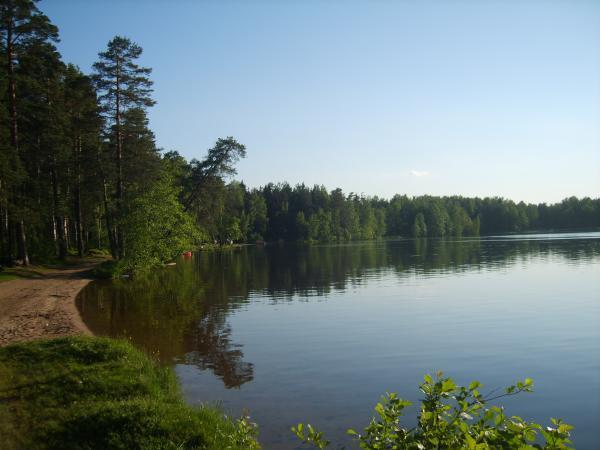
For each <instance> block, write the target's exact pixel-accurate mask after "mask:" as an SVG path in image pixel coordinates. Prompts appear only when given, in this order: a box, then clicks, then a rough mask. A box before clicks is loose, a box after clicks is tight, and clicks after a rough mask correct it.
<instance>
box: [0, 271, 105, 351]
mask: <svg viewBox="0 0 600 450" xmlns="http://www.w3.org/2000/svg"><path fill="white" fill-rule="evenodd" d="M96 264H98V262H87V263H85V264H82V265H79V266H77V267H74V268H68V269H51V270H48V271H45V273H44V274H43V275H42V276H40V277H39V278H28V279H18V280H11V281H5V282H2V283H0V347H1V346H5V345H8V344H12V343H13V342H22V341H31V340H34V339H44V338H55V337H60V336H70V335H75V334H85V335H91V334H92V333H91V332H90V330H89V329H88V327H87V326H86V325H85V324H84V323H83V320H81V316H80V315H79V311H78V310H77V307H76V306H75V297H77V294H78V293H79V291H80V290H81V289H82V288H83V287H84V286H85V285H86V284H88V283H89V282H90V281H92V278H91V269H92V268H93V267H94V266H95V265H96Z"/></svg>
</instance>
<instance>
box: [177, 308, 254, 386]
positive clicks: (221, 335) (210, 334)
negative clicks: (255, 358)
mask: <svg viewBox="0 0 600 450" xmlns="http://www.w3.org/2000/svg"><path fill="white" fill-rule="evenodd" d="M211 316H212V315H210V316H207V317H203V318H201V319H200V320H199V321H198V322H197V323H196V324H195V326H194V327H192V329H191V330H190V334H189V335H188V336H187V337H186V342H187V344H188V345H187V346H186V347H188V348H193V349H195V350H193V351H191V352H188V353H186V354H185V356H184V357H183V358H182V360H183V361H184V362H185V363H186V364H193V365H195V366H198V367H199V368H200V369H202V370H206V369H210V370H212V372H213V373H214V374H215V375H216V376H218V377H219V378H221V379H222V380H223V383H224V384H225V386H226V387H228V388H233V387H240V386H241V385H242V384H244V383H246V382H247V381H252V379H253V377H254V373H253V365H252V364H251V363H247V362H244V361H243V360H242V359H243V357H244V353H243V352H242V351H241V347H242V346H241V345H239V344H234V343H232V342H231V327H230V326H229V325H228V324H227V323H224V321H223V317H219V318H214V317H211Z"/></svg>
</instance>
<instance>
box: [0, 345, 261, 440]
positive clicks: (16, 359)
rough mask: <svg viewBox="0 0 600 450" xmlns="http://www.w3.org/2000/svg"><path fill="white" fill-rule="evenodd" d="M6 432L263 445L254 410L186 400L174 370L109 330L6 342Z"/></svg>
mask: <svg viewBox="0 0 600 450" xmlns="http://www.w3.org/2000/svg"><path fill="white" fill-rule="evenodd" d="M0 435H1V436H2V438H3V444H2V445H3V448H15V449H20V448H23V449H25V448H49V449H59V448H60V449H81V448H98V449H100V448H114V449H142V448H144V449H159V448H160V449H170V448H172V449H176V448H193V449H214V450H217V449H224V448H228V449H240V450H242V449H244V450H245V449H258V448H259V446H258V444H257V443H256V440H255V436H256V429H255V426H254V425H253V424H252V423H250V422H249V420H248V419H247V418H241V419H240V420H238V421H233V420H231V419H227V418H226V417H225V416H224V415H223V413H221V412H220V411H218V410H216V409H213V408H209V407H201V408H192V407H189V406H187V405H186V404H185V403H184V401H183V399H182V398H181V395H180V393H179V386H178V384H177V380H176V377H175V375H174V373H173V372H172V370H170V369H167V368H161V367H158V366H157V365H156V364H155V363H154V362H152V361H151V360H150V359H149V358H148V357H147V356H146V355H144V354H143V353H142V352H140V351H139V350H136V349H134V348H133V346H132V345H131V344H129V343H128V342H126V341H115V340H111V339H106V338H85V337H71V338H61V339H55V340H48V341H36V342H32V343H24V344H16V345H12V346H9V347H5V348H3V349H0Z"/></svg>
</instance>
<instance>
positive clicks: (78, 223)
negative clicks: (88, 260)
mask: <svg viewBox="0 0 600 450" xmlns="http://www.w3.org/2000/svg"><path fill="white" fill-rule="evenodd" d="M74 151H75V192H74V194H75V195H74V197H75V237H76V239H77V255H78V256H79V257H80V258H82V257H83V223H82V222H83V219H82V214H81V136H77V138H76V139H75V147H74Z"/></svg>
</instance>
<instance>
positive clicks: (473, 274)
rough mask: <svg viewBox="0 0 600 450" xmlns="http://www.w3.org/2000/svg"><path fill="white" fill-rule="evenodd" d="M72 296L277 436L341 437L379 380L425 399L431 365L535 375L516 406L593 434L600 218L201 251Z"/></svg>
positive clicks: (97, 322)
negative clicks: (452, 234)
mask: <svg viewBox="0 0 600 450" xmlns="http://www.w3.org/2000/svg"><path fill="white" fill-rule="evenodd" d="M78 307H79V308H80V311H81V312H82V315H83V318H84V320H85V322H86V323H87V324H88V326H89V327H90V328H91V330H92V331H93V332H95V333H97V334H101V335H110V336H129V337H131V338H132V340H133V342H134V343H135V344H137V345H139V346H141V347H143V348H145V349H147V350H149V351H151V352H156V353H158V354H159V356H160V358H161V359H162V360H163V361H165V362H167V363H170V364H173V365H174V366H175V369H176V371H177V374H178V376H179V378H180V380H181V382H182V385H183V391H184V394H185V397H186V398H187V400H188V401H189V402H190V403H194V404H195V403H200V402H204V401H209V402H220V403H221V404H222V406H223V407H224V408H225V409H226V410H228V411H231V412H232V413H233V414H235V415H240V414H241V413H242V411H243V409H245V408H246V409H248V410H249V411H250V415H251V416H252V418H253V420H255V421H257V422H258V423H259V425H260V438H261V441H262V442H263V444H264V445H265V447H266V448H269V449H270V448H277V449H278V448H295V447H296V446H297V442H296V441H295V438H294V437H293V436H292V434H291V433H290V431H289V428H290V426H292V425H293V424H296V423H298V422H301V421H302V422H306V421H308V422H310V423H312V424H315V425H317V426H318V427H319V428H320V429H322V430H323V431H325V433H326V435H327V436H328V437H330V438H332V439H333V440H336V441H340V442H344V443H347V442H348V438H347V437H346V436H345V430H346V429H347V428H349V427H352V428H355V429H359V428H361V427H362V426H364V425H366V423H367V421H368V419H369V418H370V416H371V414H372V407H373V406H374V404H375V403H376V401H377V400H378V398H379V396H380V395H381V394H382V393H384V392H386V391H397V392H398V393H399V394H400V395H401V396H402V397H404V398H407V399H409V400H418V399H419V398H420V396H419V392H418V384H419V383H420V382H421V380H422V376H423V375H424V374H425V373H427V372H433V371H436V370H438V369H441V370H444V372H445V373H446V374H448V375H450V376H453V377H454V378H455V379H456V380H457V381H458V382H459V383H468V382H469V381H471V380H472V379H478V380H480V381H481V382H482V383H483V384H484V386H485V388H489V389H493V388H497V387H503V386H506V385H508V384H512V382H514V381H516V380H517V379H522V378H524V377H525V376H528V377H531V378H533V379H534V382H535V391H534V393H532V394H523V395H521V396H518V397H514V398H510V399H507V400H506V401H505V402H504V403H503V404H504V405H505V406H506V407H507V412H508V413H509V414H511V413H512V414H517V415H520V416H522V417H523V418H525V419H535V420H538V421H541V422H542V423H543V424H544V425H546V424H549V417H550V416H553V417H561V418H564V419H565V420H566V421H567V422H569V423H571V424H574V425H575V427H576V428H575V430H574V433H575V434H574V442H575V444H576V447H577V448H583V449H585V448H589V449H592V448H598V445H599V444H598V442H600V233H579V234H557V235H527V236H508V237H493V238H486V239H481V240H480V239H472V240H455V241H448V240H446V241H444V240H420V241H419V240H417V241H415V240H397V241H380V242H371V243H358V244H348V245H319V246H310V247H306V246H291V245H287V246H278V245H273V246H266V247H253V246H249V247H243V248H240V249H235V250H228V251H222V252H202V253H199V254H195V255H194V256H193V258H191V259H181V260H178V262H177V266H176V267H171V268H165V269H161V270H159V271H157V272H154V273H152V274H151V276H148V277H145V278H137V279H135V280H123V281H117V282H96V283H93V284H90V285H89V286H88V287H87V288H86V289H85V290H84V291H83V292H82V293H81V295H80V297H79V299H78ZM486 390H487V389H483V391H484V392H486ZM409 411H410V412H409V414H410V415H411V416H414V415H415V414H416V407H414V406H413V407H412V408H410V409H409Z"/></svg>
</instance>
